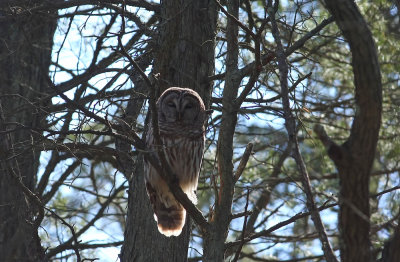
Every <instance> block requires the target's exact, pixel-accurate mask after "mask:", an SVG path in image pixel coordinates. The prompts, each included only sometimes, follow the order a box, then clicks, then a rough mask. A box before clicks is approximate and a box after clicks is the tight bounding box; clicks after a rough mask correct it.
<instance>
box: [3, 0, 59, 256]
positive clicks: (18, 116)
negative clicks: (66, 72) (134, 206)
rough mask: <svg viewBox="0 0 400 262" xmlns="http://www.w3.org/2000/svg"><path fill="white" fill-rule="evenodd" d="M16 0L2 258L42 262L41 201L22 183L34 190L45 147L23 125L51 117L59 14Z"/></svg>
mask: <svg viewBox="0 0 400 262" xmlns="http://www.w3.org/2000/svg"><path fill="white" fill-rule="evenodd" d="M13 3H14V4H12V3H11V1H5V2H4V1H2V2H1V3H0V12H1V13H2V14H3V15H2V16H1V18H2V21H1V25H0V39H1V41H0V109H2V110H0V114H1V119H0V131H5V130H11V129H16V130H15V131H12V132H10V133H9V134H6V133H1V134H0V261H7V262H8V261H35V262H36V261H42V260H43V259H44V249H43V248H42V246H41V244H40V238H39V236H38V230H37V229H38V226H39V224H40V216H39V219H37V217H38V210H39V208H40V207H38V206H37V205H35V204H34V203H33V202H32V201H31V200H32V199H31V198H28V197H27V194H24V193H23V189H22V188H23V187H24V186H25V188H26V189H29V190H30V191H34V187H35V184H36V174H37V171H38V165H39V155H40V152H35V151H34V150H33V149H32V146H31V145H32V144H33V143H35V140H36V136H35V134H34V133H31V132H30V130H29V129H26V128H21V126H20V125H23V126H25V127H28V128H29V127H33V128H38V127H40V126H41V125H42V124H43V122H44V121H45V116H46V113H45V110H43V108H42V106H44V103H43V101H41V100H39V99H40V98H41V97H43V96H44V95H45V93H46V87H47V84H46V78H47V76H48V74H49V66H50V61H51V48H52V45H53V36H54V32H55V28H56V22H57V19H56V17H55V16H51V15H43V14H33V13H29V14H24V15H19V12H21V11H22V10H27V9H29V8H30V7H32V5H34V4H35V1H19V2H18V3H19V5H18V6H16V5H15V1H13ZM10 123H18V125H14V124H10ZM14 154H15V155H14ZM21 182H22V183H21ZM35 218H36V220H35Z"/></svg>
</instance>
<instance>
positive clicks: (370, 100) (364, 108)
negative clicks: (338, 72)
mask: <svg viewBox="0 0 400 262" xmlns="http://www.w3.org/2000/svg"><path fill="white" fill-rule="evenodd" d="M325 5H326V8H327V9H328V10H329V12H330V13H331V14H332V16H333V17H334V19H335V21H336V24H337V25H338V27H339V28H340V30H341V31H342V33H343V36H344V37H345V38H346V40H347V41H348V43H349V46H350V51H351V54H352V62H351V63H352V67H353V74H354V85H355V105H354V109H355V116H354V119H353V123H352V126H351V130H350V136H349V137H348V139H347V140H346V142H345V143H344V144H343V145H341V146H338V145H336V144H335V143H331V142H329V140H328V139H327V138H326V135H324V132H323V130H322V129H321V128H317V129H316V130H317V131H318V130H319V131H320V132H318V133H319V134H318V135H319V137H325V140H322V141H323V142H324V141H325V142H324V145H325V147H326V149H327V151H328V154H329V157H330V158H331V159H332V160H333V161H334V163H335V165H336V167H337V169H338V171H339V182H340V194H339V201H340V211H339V228H340V255H341V259H342V261H343V262H353V261H371V259H372V255H371V248H372V246H371V241H370V237H369V232H370V221H369V216H370V209H369V198H368V196H369V178H370V174H371V168H372V163H373V161H374V156H375V150H376V145H377V142H378V135H379V128H380V124H381V112H382V83H381V74H380V67H379V63H378V56H377V50H376V47H375V44H374V40H373V38H372V34H371V31H370V30H369V28H368V25H367V23H366V22H365V20H364V18H363V16H362V15H361V13H360V11H359V9H358V7H357V5H356V4H355V2H354V1H350V0H326V1H325Z"/></svg>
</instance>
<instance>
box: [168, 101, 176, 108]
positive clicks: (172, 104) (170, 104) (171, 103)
mask: <svg viewBox="0 0 400 262" xmlns="http://www.w3.org/2000/svg"><path fill="white" fill-rule="evenodd" d="M167 106H168V107H175V104H174V103H173V102H168V103H167Z"/></svg>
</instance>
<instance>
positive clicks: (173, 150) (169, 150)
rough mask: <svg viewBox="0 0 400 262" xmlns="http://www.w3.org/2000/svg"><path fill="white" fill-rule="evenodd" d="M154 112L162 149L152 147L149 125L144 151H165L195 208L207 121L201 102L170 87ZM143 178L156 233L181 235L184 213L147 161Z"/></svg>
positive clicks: (187, 91)
mask: <svg viewBox="0 0 400 262" xmlns="http://www.w3.org/2000/svg"><path fill="white" fill-rule="evenodd" d="M157 110H158V125H159V130H160V140H161V143H162V145H155V141H154V135H153V128H152V126H151V125H150V127H149V130H148V132H147V134H146V148H148V149H149V150H152V151H156V150H162V149H163V150H164V152H165V156H166V160H167V162H168V164H169V166H170V167H171V169H172V171H173V172H174V173H175V174H176V175H177V178H178V179H179V185H180V187H181V188H182V190H183V192H185V194H186V195H187V196H188V198H189V199H190V200H191V201H192V202H193V203H194V204H196V203H197V197H196V189H197V182H198V178H199V173H200V167H201V163H202V160H203V149H204V142H205V127H204V124H205V120H206V118H207V111H206V110H205V107H204V103H203V100H202V99H201V97H200V96H199V95H198V94H197V93H196V92H195V91H193V90H191V89H188V88H179V87H171V88H169V89H167V90H166V91H164V92H163V93H162V94H161V96H160V98H159V99H158V101H157ZM144 174H145V176H144V178H145V183H146V190H147V194H148V196H149V199H150V202H151V205H152V207H153V211H154V219H155V220H156V221H157V226H158V230H159V231H160V232H161V233H162V234H164V235H166V236H178V235H180V234H181V232H182V228H183V226H184V225H185V218H186V210H185V209H184V208H183V206H182V205H181V204H180V203H179V202H178V201H177V200H176V199H175V197H174V196H173V194H172V193H171V191H170V190H169V187H168V185H167V183H166V182H165V181H164V180H163V178H162V177H161V176H160V174H158V172H157V170H156V169H155V168H154V167H153V166H152V165H151V164H150V163H149V162H148V161H146V160H145V161H144Z"/></svg>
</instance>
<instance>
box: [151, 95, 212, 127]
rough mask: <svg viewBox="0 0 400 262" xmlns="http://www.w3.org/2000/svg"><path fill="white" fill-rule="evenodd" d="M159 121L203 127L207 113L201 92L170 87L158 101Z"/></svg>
mask: <svg viewBox="0 0 400 262" xmlns="http://www.w3.org/2000/svg"><path fill="white" fill-rule="evenodd" d="M157 107H158V121H159V122H160V123H163V124H168V125H170V124H174V125H176V126H193V127H203V126H204V122H205V120H206V117H207V114H206V110H205V107H204V103H203V100H202V99H201V97H200V96H199V94H198V93H197V92H195V91H193V90H191V89H189V88H180V87H170V88H168V89H167V90H165V91H164V93H162V94H161V96H160V98H159V99H158V101H157Z"/></svg>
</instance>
